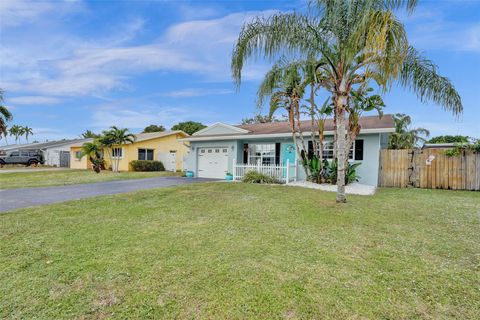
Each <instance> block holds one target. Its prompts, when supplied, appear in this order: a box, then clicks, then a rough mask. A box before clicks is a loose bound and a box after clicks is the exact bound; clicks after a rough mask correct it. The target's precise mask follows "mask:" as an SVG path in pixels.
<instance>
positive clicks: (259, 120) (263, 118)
mask: <svg viewBox="0 0 480 320" xmlns="http://www.w3.org/2000/svg"><path fill="white" fill-rule="evenodd" d="M270 122H280V120H279V119H277V118H275V117H270V116H269V115H265V116H263V115H261V114H257V115H255V116H254V117H252V118H245V119H242V124H256V123H270Z"/></svg>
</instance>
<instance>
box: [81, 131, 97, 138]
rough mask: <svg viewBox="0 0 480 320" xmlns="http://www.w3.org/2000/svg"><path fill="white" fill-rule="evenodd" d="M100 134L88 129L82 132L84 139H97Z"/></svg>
mask: <svg viewBox="0 0 480 320" xmlns="http://www.w3.org/2000/svg"><path fill="white" fill-rule="evenodd" d="M99 136H100V135H99V134H96V133H94V132H93V131H91V130H86V131H85V132H84V133H82V138H84V139H96V138H98V137H99Z"/></svg>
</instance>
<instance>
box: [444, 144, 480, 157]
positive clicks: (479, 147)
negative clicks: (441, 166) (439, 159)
mask: <svg viewBox="0 0 480 320" xmlns="http://www.w3.org/2000/svg"><path fill="white" fill-rule="evenodd" d="M464 151H473V152H480V140H473V141H472V143H468V142H466V143H465V142H462V143H455V146H454V147H453V148H450V149H448V150H446V151H445V155H446V156H448V157H454V156H459V155H461V154H462V152H464Z"/></svg>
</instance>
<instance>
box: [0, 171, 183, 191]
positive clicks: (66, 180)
mask: <svg viewBox="0 0 480 320" xmlns="http://www.w3.org/2000/svg"><path fill="white" fill-rule="evenodd" d="M34 170H35V169H32V171H31V172H1V173H0V190H1V189H16V188H31V187H48V186H58V185H67V184H77V183H94V182H101V181H112V180H127V179H141V178H152V177H163V176H173V175H179V174H180V173H175V172H168V171H162V172H119V173H114V172H111V171H102V172H100V173H98V174H97V173H95V172H93V171H92V170H59V171H56V170H52V171H38V172H35V171H34Z"/></svg>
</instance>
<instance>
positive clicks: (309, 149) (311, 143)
mask: <svg viewBox="0 0 480 320" xmlns="http://www.w3.org/2000/svg"><path fill="white" fill-rule="evenodd" d="M307 158H308V159H312V158H313V141H311V140H310V141H308V153H307Z"/></svg>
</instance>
